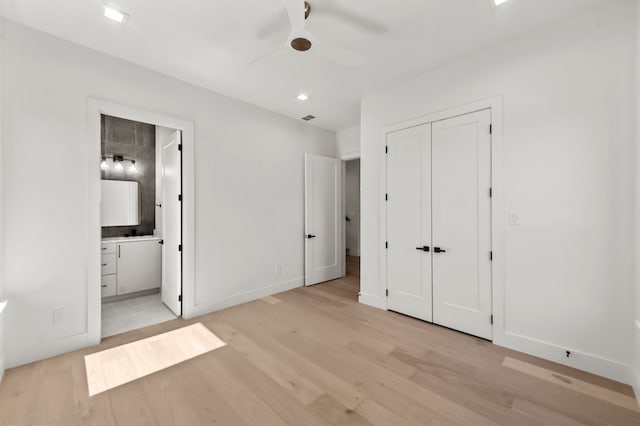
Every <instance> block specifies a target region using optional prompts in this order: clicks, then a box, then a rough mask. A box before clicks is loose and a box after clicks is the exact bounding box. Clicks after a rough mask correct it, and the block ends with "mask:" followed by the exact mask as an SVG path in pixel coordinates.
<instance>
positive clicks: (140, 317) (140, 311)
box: [102, 293, 177, 337]
mask: <svg viewBox="0 0 640 426" xmlns="http://www.w3.org/2000/svg"><path fill="white" fill-rule="evenodd" d="M176 318H177V316H176V315H174V313H173V312H171V311H170V310H169V308H167V307H166V306H165V305H164V303H162V300H161V299H160V293H155V294H151V295H148V296H140V297H135V298H133V299H125V300H119V301H117V302H108V303H103V304H102V337H108V336H113V335H116V334H120V333H124V332H126V331H130V330H135V329H138V328H142V327H147V326H149V325H153V324H158V323H161V322H165V321H170V320H172V319H176Z"/></svg>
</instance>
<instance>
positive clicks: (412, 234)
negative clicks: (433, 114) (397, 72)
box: [386, 124, 432, 321]
mask: <svg viewBox="0 0 640 426" xmlns="http://www.w3.org/2000/svg"><path fill="white" fill-rule="evenodd" d="M387 147H388V154H387V194H388V200H387V238H388V248H387V250H386V252H387V289H388V299H387V306H388V308H389V309H390V310H393V311H396V312H400V313H403V314H406V315H409V316H412V317H415V318H420V319H423V320H425V321H432V301H431V253H430V252H428V251H423V250H418V248H423V247H426V246H429V241H430V235H431V218H430V210H431V205H430V186H431V181H430V179H431V170H430V168H431V126H430V125H428V124H427V125H422V126H418V127H412V128H409V129H404V130H400V131H397V132H394V133H390V134H388V135H387Z"/></svg>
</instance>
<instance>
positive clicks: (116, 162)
mask: <svg viewBox="0 0 640 426" xmlns="http://www.w3.org/2000/svg"><path fill="white" fill-rule="evenodd" d="M108 160H112V161H113V170H115V171H116V172H121V171H123V170H124V163H125V162H129V163H131V165H130V166H129V167H128V169H127V171H128V172H129V173H131V174H136V173H138V167H137V166H136V160H132V159H130V158H125V157H124V155H119V154H114V155H105V156H103V157H102V162H101V163H100V168H101V169H102V170H104V171H107V170H109V168H110V167H111V165H110V162H109V161H108Z"/></svg>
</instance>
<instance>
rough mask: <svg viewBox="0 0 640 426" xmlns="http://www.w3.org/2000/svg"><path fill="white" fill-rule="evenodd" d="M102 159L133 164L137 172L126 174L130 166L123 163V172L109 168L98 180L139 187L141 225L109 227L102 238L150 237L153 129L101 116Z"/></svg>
mask: <svg viewBox="0 0 640 426" xmlns="http://www.w3.org/2000/svg"><path fill="white" fill-rule="evenodd" d="M101 127H102V155H106V156H112V155H114V154H116V155H123V156H124V157H125V158H130V159H133V160H135V161H136V167H137V168H138V172H137V173H136V174H135V175H132V174H131V173H130V172H129V171H128V170H129V166H130V164H131V163H129V162H128V161H126V162H125V163H124V166H125V167H124V170H123V171H121V172H117V171H115V170H113V167H111V168H110V169H109V170H107V171H104V170H103V171H102V179H113V180H128V181H137V182H139V183H140V207H141V218H142V221H141V223H140V225H139V226H112V227H103V228H102V237H123V236H127V235H133V234H134V233H135V234H136V235H151V234H153V229H154V228H155V223H156V219H155V204H156V127H155V126H153V125H151V124H146V123H139V122H137V121H130V120H124V119H122V118H116V117H110V116H108V115H103V116H102V126H101Z"/></svg>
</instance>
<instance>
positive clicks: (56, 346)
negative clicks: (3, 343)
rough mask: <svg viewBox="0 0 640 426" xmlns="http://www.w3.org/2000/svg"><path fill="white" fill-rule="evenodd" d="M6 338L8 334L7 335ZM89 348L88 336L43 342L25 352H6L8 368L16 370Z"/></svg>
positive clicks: (84, 334)
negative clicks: (26, 365)
mask: <svg viewBox="0 0 640 426" xmlns="http://www.w3.org/2000/svg"><path fill="white" fill-rule="evenodd" d="M5 337H6V334H5ZM89 346H93V345H92V344H90V343H89V339H88V334H87V333H81V334H74V335H73V336H67V337H63V338H61V339H56V340H50V341H46V342H42V343H41V344H40V345H38V346H37V348H28V349H25V350H24V351H17V352H6V353H5V356H6V361H5V362H6V364H5V367H6V368H14V367H18V366H20V365H24V364H29V363H30V362H35V361H40V360H42V359H47V358H51V357H54V356H57V355H62V354H65V353H67V352H73V351H77V350H78V349H83V348H86V347H89Z"/></svg>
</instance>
